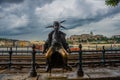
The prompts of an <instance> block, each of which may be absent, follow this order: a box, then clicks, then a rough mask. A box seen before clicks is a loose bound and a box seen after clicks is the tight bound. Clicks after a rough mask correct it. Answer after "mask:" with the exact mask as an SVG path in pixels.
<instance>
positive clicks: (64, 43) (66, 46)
mask: <svg viewBox="0 0 120 80" xmlns="http://www.w3.org/2000/svg"><path fill="white" fill-rule="evenodd" d="M65 37H66V34H64V35H62V43H63V47H64V48H65V50H66V51H67V52H68V53H71V51H70V48H69V45H68V43H67V41H66V39H65Z"/></svg>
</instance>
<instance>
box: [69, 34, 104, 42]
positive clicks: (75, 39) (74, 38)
mask: <svg viewBox="0 0 120 80" xmlns="http://www.w3.org/2000/svg"><path fill="white" fill-rule="evenodd" d="M104 37H105V36H103V35H93V33H92V32H90V34H81V35H71V36H70V37H69V38H67V41H68V42H71V43H72V44H79V43H81V42H82V43H87V42H88V41H90V40H100V39H102V38H104Z"/></svg>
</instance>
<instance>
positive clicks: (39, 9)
mask: <svg viewBox="0 0 120 80" xmlns="http://www.w3.org/2000/svg"><path fill="white" fill-rule="evenodd" d="M56 20H58V21H62V20H66V22H64V23H62V25H63V26H65V27H66V28H67V30H65V29H62V31H63V32H65V33H66V34H67V37H69V36H70V35H80V34H88V33H90V32H91V31H92V32H93V34H102V35H105V36H108V37H110V36H112V35H120V4H119V5H118V6H117V7H110V6H106V5H105V1H104V0H0V37H2V38H3V37H4V38H12V39H21V40H46V39H47V35H48V33H49V32H50V31H52V29H50V28H45V27H46V26H49V25H52V24H53V21H56Z"/></svg>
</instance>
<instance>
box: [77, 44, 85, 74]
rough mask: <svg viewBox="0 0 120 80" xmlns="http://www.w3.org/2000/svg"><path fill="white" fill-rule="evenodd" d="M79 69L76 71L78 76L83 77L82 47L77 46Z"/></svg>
mask: <svg viewBox="0 0 120 80" xmlns="http://www.w3.org/2000/svg"><path fill="white" fill-rule="evenodd" d="M79 49H80V51H79V69H78V71H77V75H78V76H84V73H83V69H82V45H81V44H80V45H79Z"/></svg>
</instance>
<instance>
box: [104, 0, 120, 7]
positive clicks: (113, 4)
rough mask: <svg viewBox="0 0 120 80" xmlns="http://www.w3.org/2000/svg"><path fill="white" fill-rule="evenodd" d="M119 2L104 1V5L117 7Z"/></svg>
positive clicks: (118, 0) (113, 0)
mask: <svg viewBox="0 0 120 80" xmlns="http://www.w3.org/2000/svg"><path fill="white" fill-rule="evenodd" d="M119 2H120V0H105V4H106V5H110V6H117V5H118V3H119Z"/></svg>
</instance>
